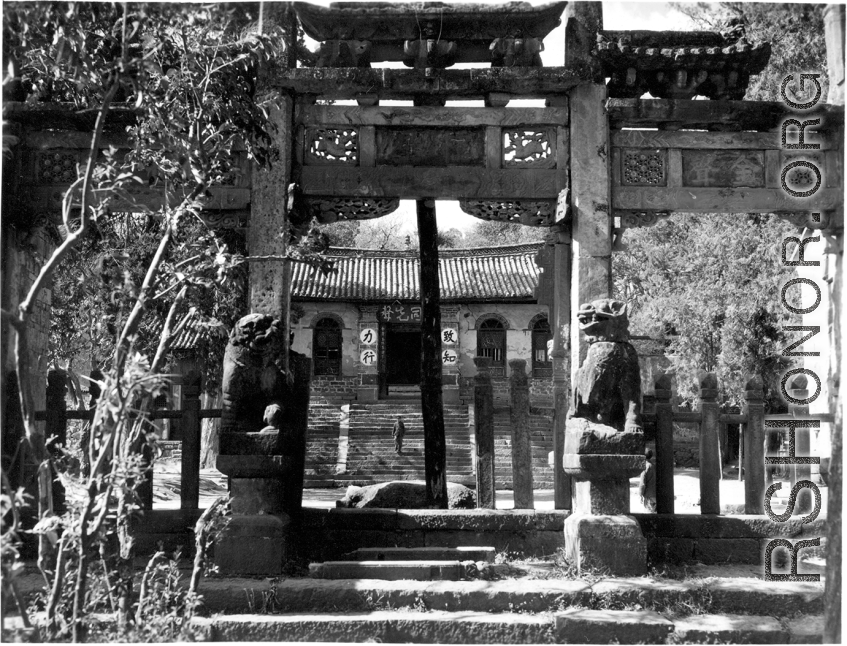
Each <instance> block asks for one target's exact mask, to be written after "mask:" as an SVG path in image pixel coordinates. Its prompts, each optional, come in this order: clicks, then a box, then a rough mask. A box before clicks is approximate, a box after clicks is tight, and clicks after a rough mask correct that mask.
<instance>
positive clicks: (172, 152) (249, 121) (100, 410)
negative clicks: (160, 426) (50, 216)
mask: <svg viewBox="0 0 847 646" xmlns="http://www.w3.org/2000/svg"><path fill="white" fill-rule="evenodd" d="M238 12H241V16H242V17H243V15H244V14H243V10H242V9H241V8H239V9H236V10H234V13H233V12H229V13H227V12H226V11H220V10H217V9H214V8H209V7H206V6H201V5H197V6H194V7H188V6H182V7H181V6H177V5H150V6H146V5H140V6H134V5H128V4H119V5H111V4H98V3H92V4H77V3H69V4H65V3H55V4H53V3H51V4H47V3H22V4H19V5H15V6H14V7H9V6H6V7H4V36H5V37H4V57H5V58H6V60H7V62H8V65H7V67H8V68H10V69H12V73H13V78H12V79H11V80H10V82H9V83H7V87H8V88H10V90H11V91H14V92H16V93H17V95H19V96H20V95H23V96H24V97H25V98H29V99H30V100H35V101H38V100H61V101H71V102H73V103H74V104H75V105H76V106H79V107H84V108H86V109H89V110H93V111H95V113H96V114H97V119H96V125H95V128H94V131H93V133H92V139H91V146H90V151H89V155H88V158H87V161H86V163H85V164H84V165H83V166H82V167H81V168H80V169H79V171H78V177H77V179H76V181H74V182H73V183H72V185H71V187H70V188H69V189H68V190H67V191H66V193H65V195H64V199H63V208H62V219H63V240H62V242H61V244H60V245H59V246H58V248H57V249H56V250H55V252H54V253H53V254H52V256H50V258H48V259H47V261H46V262H45V264H44V265H43V266H42V268H41V270H40V272H39V274H38V276H37V277H36V279H35V281H34V283H33V284H32V286H31V288H30V290H29V292H28V294H27V296H26V297H25V298H24V300H23V301H22V302H21V304H20V305H19V307H18V308H17V310H16V311H5V310H4V311H3V312H2V315H3V319H4V321H7V322H8V323H9V324H10V326H11V327H12V328H13V329H14V331H15V343H16V357H15V363H16V372H17V376H18V383H19V384H20V393H21V396H20V407H21V413H22V417H23V421H24V428H25V432H26V438H25V440H24V442H23V444H22V446H24V451H23V455H24V457H25V458H26V459H27V460H29V461H31V462H32V464H33V465H34V467H35V469H36V473H37V482H38V503H39V510H38V512H39V513H38V515H39V518H40V521H39V523H38V525H37V526H36V528H35V531H36V532H37V533H38V534H39V535H40V547H39V566H40V568H41V570H42V573H43V574H44V577H45V581H47V582H48V584H49V585H48V601H47V621H48V630H49V631H50V633H51V635H57V634H66V635H67V634H70V636H71V637H72V638H73V639H74V641H79V640H80V639H81V638H82V637H83V635H84V632H85V628H86V622H85V615H86V612H87V610H88V608H89V607H90V606H89V602H90V599H91V597H90V595H89V594H88V588H87V580H88V574H89V563H90V562H91V559H92V558H94V557H95V556H96V554H97V550H98V548H99V546H100V545H105V538H106V533H107V531H108V532H117V535H118V537H119V538H120V543H121V549H120V554H119V555H118V559H117V562H118V564H119V565H118V568H117V570H116V571H115V572H114V573H113V574H115V575H116V576H115V578H114V579H112V582H113V583H115V584H117V585H119V586H120V589H121V590H122V592H121V593H120V594H119V599H118V605H119V608H120V610H121V613H120V614H121V617H122V618H123V619H124V620H125V621H126V620H128V619H129V618H130V616H131V613H130V608H131V598H130V596H129V595H130V593H131V591H132V560H131V559H132V543H133V540H132V532H131V525H130V518H131V516H130V514H131V511H132V509H133V508H134V507H135V504H136V503H135V495H136V489H137V487H138V485H139V483H140V482H142V481H143V480H144V477H145V475H146V474H147V473H149V468H150V467H149V463H148V462H147V460H146V459H145V456H144V450H143V449H144V447H145V444H146V429H147V425H148V420H147V418H146V412H147V411H149V408H150V405H151V403H152V401H153V399H154V397H155V396H156V395H157V394H158V393H159V392H160V391H161V390H162V388H164V387H165V384H166V381H165V379H164V377H163V375H161V374H160V373H161V369H162V367H163V363H164V360H165V358H166V356H167V353H168V347H169V343H170V341H171V339H172V338H173V335H174V332H175V330H176V329H177V319H178V315H179V313H180V308H182V307H184V306H185V304H186V303H187V302H188V299H189V297H190V295H191V294H192V293H193V292H195V291H197V288H198V287H199V288H205V287H207V286H209V284H210V281H213V280H214V279H213V278H211V277H210V273H215V272H214V270H215V269H216V270H218V274H216V275H219V274H221V273H223V274H225V273H226V272H227V270H228V269H229V268H231V267H232V266H234V265H235V264H237V263H238V262H239V261H240V258H238V257H237V256H236V255H233V254H231V253H229V252H228V251H226V250H225V249H224V248H222V247H214V246H213V247H212V248H211V249H210V248H206V249H205V250H202V252H201V253H193V254H192V253H191V252H190V251H191V250H190V249H189V248H188V247H190V246H191V245H193V244H196V243H198V242H199V241H198V239H196V238H187V237H186V234H187V233H188V232H189V230H190V227H191V226H192V225H197V224H198V223H200V222H201V220H200V218H199V212H200V210H201V209H202V207H203V198H204V196H205V194H206V192H207V191H208V189H209V187H211V186H213V185H214V184H216V183H221V182H224V181H226V180H227V178H229V177H231V176H232V174H233V173H236V172H238V168H237V166H236V164H235V163H234V156H233V154H232V152H233V149H234V146H235V145H236V144H238V145H243V146H244V147H245V148H246V150H247V154H248V155H249V157H250V158H251V159H253V160H255V162H256V163H259V164H268V163H270V162H271V161H272V159H273V156H274V153H275V151H274V148H273V146H272V137H271V130H270V128H271V126H270V123H269V121H268V115H267V112H266V110H265V109H264V107H263V106H262V105H260V104H259V103H257V102H256V101H255V100H254V96H253V92H254V88H255V80H256V72H257V70H258V68H259V66H260V65H262V64H264V63H266V62H267V61H269V60H270V59H271V58H272V57H274V56H276V55H277V53H278V52H276V51H275V50H274V48H273V46H272V42H284V40H283V39H282V38H278V39H274V41H272V40H271V39H270V38H268V37H267V36H266V35H257V34H244V33H242V30H241V29H240V26H239V23H238V21H237V20H236V21H234V20H233V18H234V15H235V14H237V13H238ZM118 100H125V101H127V102H129V105H130V106H133V107H134V109H135V111H136V113H137V125H135V126H134V127H133V128H132V129H131V130H130V136H131V139H132V141H133V144H134V147H133V148H132V149H131V150H130V152H129V153H128V154H127V155H126V157H125V158H123V159H121V158H119V157H118V156H117V154H116V152H117V151H115V150H114V149H111V148H110V149H105V150H104V149H103V145H102V142H103V130H104V124H105V121H106V119H107V118H108V117H109V114H110V112H111V110H112V108H113V107H114V105H115V103H116V102H117V101H118ZM139 182H144V183H146V184H147V185H148V187H151V188H153V190H154V191H155V192H156V193H158V194H159V195H160V196H161V204H160V206H157V207H154V208H150V207H148V206H147V205H146V204H142V203H137V202H134V201H133V199H132V195H131V193H130V192H129V191H128V190H127V189H128V188H129V187H130V186H131V185H132V184H136V183H139ZM116 212H120V213H127V212H130V213H133V214H142V216H139V217H140V218H141V219H142V220H143V227H149V231H150V232H153V235H151V236H150V238H149V243H150V244H149V246H146V245H143V247H144V248H142V249H139V250H137V251H138V253H139V255H140V257H141V258H142V259H143V260H142V266H141V268H140V271H138V272H137V273H136V272H134V271H131V270H130V268H129V267H127V266H121V262H123V261H125V260H126V258H125V256H123V255H115V254H112V256H111V258H110V259H104V262H103V263H102V265H101V268H102V270H103V271H102V272H100V273H101V278H102V276H103V275H107V276H108V277H109V279H108V281H104V282H106V283H107V284H108V285H109V287H110V288H112V289H114V290H117V292H118V297H117V299H116V300H117V301H119V305H118V306H117V307H116V310H117V311H115V312H113V314H114V317H113V319H112V320H113V322H114V344H113V351H112V352H111V354H110V356H109V357H108V358H107V362H106V365H105V366H104V370H103V372H104V379H103V381H102V382H101V383H100V384H99V385H100V387H101V388H102V395H101V397H100V399H99V401H98V405H97V409H96V411H95V414H94V420H93V422H92V442H91V444H90V445H89V447H88V450H89V451H90V464H91V469H90V473H89V474H87V475H86V476H84V477H83V478H82V479H81V480H80V482H79V485H80V488H81V490H82V491H84V492H85V493H84V495H83V497H82V498H81V499H76V498H72V499H69V500H68V505H69V507H70V509H69V511H68V513H66V514H64V515H62V516H54V515H53V514H52V509H51V486H50V483H51V479H52V473H53V466H52V465H51V456H50V453H49V452H48V451H47V447H46V441H45V440H46V438H45V437H44V434H43V432H42V431H41V430H40V429H39V427H38V426H37V425H36V424H35V421H34V409H33V397H32V390H33V387H34V386H33V382H34V377H33V374H32V367H31V366H30V365H28V359H27V357H28V354H27V341H28V337H29V331H30V330H29V322H30V317H31V314H32V311H33V305H34V303H35V302H36V299H37V298H38V295H39V293H40V292H41V290H42V289H44V288H45V286H46V285H47V284H49V282H50V280H51V279H52V277H53V275H54V273H55V271H56V268H57V267H58V266H59V265H61V263H62V262H63V261H64V260H65V259H66V258H68V257H69V255H71V254H72V252H73V251H74V250H75V249H77V248H79V246H80V245H81V244H82V243H83V241H84V240H85V239H86V237H87V236H88V235H89V233H90V232H91V231H92V229H94V228H103V229H108V228H109V227H110V226H111V227H112V230H113V231H116V230H118V229H119V227H118V226H117V225H116V223H115V222H114V217H115V216H114V214H115V213H116ZM133 217H135V216H133ZM205 243H206V244H209V243H212V239H211V238H207V239H206V240H205ZM194 251H200V250H199V249H195V250H194ZM182 254H185V255H186V256H187V257H188V260H187V261H177V262H174V260H175V258H178V257H184V256H182ZM113 279H116V280H113ZM165 294H170V295H172V297H171V298H170V300H169V304H168V305H167V307H166V308H165V309H164V310H160V311H157V299H158V298H159V297H161V296H163V295H165ZM162 315H163V319H164V320H163V322H162V324H161V331H160V334H159V335H158V343H156V344H155V346H154V350H153V351H152V352H149V353H148V354H147V355H146V356H145V354H144V353H143V350H145V347H144V344H143V342H142V341H141V339H142V338H143V336H144V330H145V326H146V325H147V324H148V322H149V321H150V318H151V317H152V318H154V319H155V318H161V317H162ZM106 326H107V328H108V321H107V324H106ZM107 332H109V333H110V334H111V331H109V330H107ZM151 347H153V346H148V347H147V348H146V349H147V350H150V348H151ZM4 475H5V474H4ZM69 477H71V476H69ZM4 484H5V483H4ZM6 489H7V490H6V491H4V496H5V497H4V502H5V501H7V500H16V499H17V498H18V497H17V496H15V495H14V493H13V492H12V491H10V490H8V489H9V488H6ZM59 530H61V531H60V532H59ZM59 533H60V536H61V537H60V539H59V541H58V544H57V545H56V546H55V551H54V550H53V549H52V546H51V537H53V536H56V535H57V534H59ZM4 589H5V588H4ZM145 590H147V588H146V587H145V585H144V584H142V595H143V594H144V593H145ZM194 592H196V589H195V590H194ZM144 602H145V599H143V598H142V599H139V608H138V611H137V614H136V616H135V618H136V620H138V621H139V622H140V623H143V620H144V618H145V614H144V612H142V610H143V608H144V607H145V603H144ZM21 610H22V611H23V610H24V609H23V608H22V609H21Z"/></svg>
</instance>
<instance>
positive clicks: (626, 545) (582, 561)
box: [565, 513, 647, 576]
mask: <svg viewBox="0 0 847 646" xmlns="http://www.w3.org/2000/svg"><path fill="white" fill-rule="evenodd" d="M565 551H566V554H567V558H568V561H570V562H571V563H573V564H574V565H576V567H577V571H578V572H579V573H580V574H582V573H583V572H584V571H585V570H587V569H597V570H600V571H602V572H607V573H609V574H613V575H615V576H631V575H636V576H637V575H640V574H646V573H647V540H646V539H645V538H644V535H643V534H642V533H641V528H640V527H639V525H638V522H637V521H636V520H635V519H634V518H633V517H632V516H625V515H623V514H614V515H611V514H604V515H596V516H595V515H589V514H581V513H575V514H573V515H571V516H569V517H568V518H567V519H566V520H565Z"/></svg>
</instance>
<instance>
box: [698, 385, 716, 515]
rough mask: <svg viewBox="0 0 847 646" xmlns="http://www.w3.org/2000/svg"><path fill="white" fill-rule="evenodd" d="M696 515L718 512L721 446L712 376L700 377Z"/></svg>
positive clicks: (714, 386)
mask: <svg viewBox="0 0 847 646" xmlns="http://www.w3.org/2000/svg"><path fill="white" fill-rule="evenodd" d="M700 414H701V416H702V417H701V421H700V513H701V514H719V513H721V489H720V487H721V447H720V437H719V436H718V435H719V427H720V408H719V406H718V380H717V377H715V375H714V373H712V372H707V373H706V374H705V375H703V376H702V377H700Z"/></svg>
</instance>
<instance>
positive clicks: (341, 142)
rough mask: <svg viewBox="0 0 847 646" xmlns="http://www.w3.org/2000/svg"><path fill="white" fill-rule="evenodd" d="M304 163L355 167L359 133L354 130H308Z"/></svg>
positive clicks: (357, 160)
mask: <svg viewBox="0 0 847 646" xmlns="http://www.w3.org/2000/svg"><path fill="white" fill-rule="evenodd" d="M306 163H307V164H339V165H344V166H355V165H357V164H358V163H359V132H358V131H357V130H356V129H354V128H309V129H308V130H306Z"/></svg>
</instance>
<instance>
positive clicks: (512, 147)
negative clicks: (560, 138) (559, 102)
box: [503, 128, 556, 168]
mask: <svg viewBox="0 0 847 646" xmlns="http://www.w3.org/2000/svg"><path fill="white" fill-rule="evenodd" d="M555 148H556V132H555V130H553V129H552V128H543V129H539V130H527V129H524V128H508V129H504V130H503V167H504V168H555V166H556V157H555V154H554V152H553V151H554V150H555Z"/></svg>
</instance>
